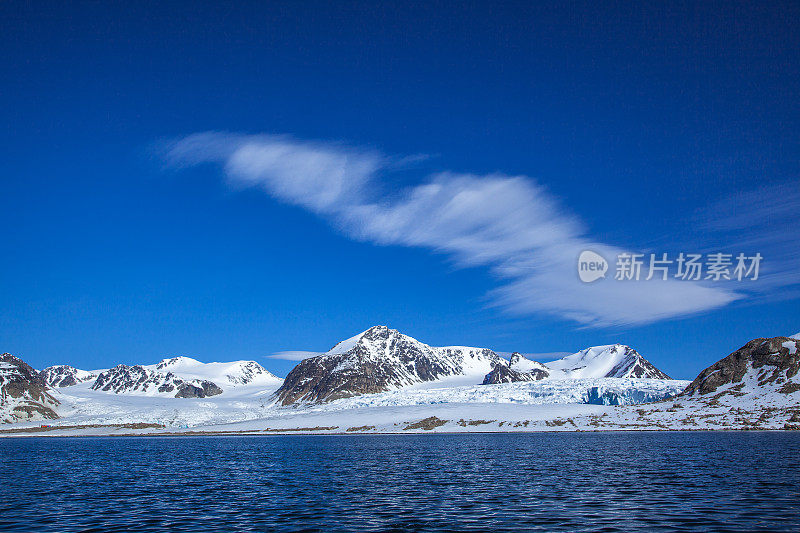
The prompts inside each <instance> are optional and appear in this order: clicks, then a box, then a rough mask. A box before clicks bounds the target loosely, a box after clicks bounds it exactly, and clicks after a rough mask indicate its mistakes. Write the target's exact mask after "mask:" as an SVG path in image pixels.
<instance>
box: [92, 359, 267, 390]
mask: <svg viewBox="0 0 800 533" xmlns="http://www.w3.org/2000/svg"><path fill="white" fill-rule="evenodd" d="M280 383H281V379H280V378H278V377H276V376H275V375H273V374H271V373H270V372H268V371H267V370H266V369H264V368H263V367H262V366H261V365H259V364H258V363H256V362H255V361H234V362H232V363H201V362H200V361H197V360H196V359H192V358H190V357H173V358H170V359H164V360H162V361H161V362H159V363H157V364H155V365H147V366H142V365H133V366H128V365H117V366H115V367H114V368H111V369H109V370H107V371H105V372H102V373H101V374H100V375H99V376H98V377H97V379H96V380H95V382H94V383H93V384H92V387H91V388H92V389H93V390H98V391H104V392H113V393H115V394H138V395H145V396H158V395H165V396H175V397H176V398H204V397H206V396H215V395H217V394H222V393H223V392H224V390H227V389H233V388H236V387H242V386H252V387H266V388H273V389H274V388H275V387H277V386H278V385H279V384H280ZM222 387H225V388H224V389H223V388H222Z"/></svg>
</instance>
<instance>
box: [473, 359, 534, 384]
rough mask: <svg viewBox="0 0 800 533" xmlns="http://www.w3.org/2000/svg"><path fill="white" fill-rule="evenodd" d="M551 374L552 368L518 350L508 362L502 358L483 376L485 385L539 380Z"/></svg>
mask: <svg viewBox="0 0 800 533" xmlns="http://www.w3.org/2000/svg"><path fill="white" fill-rule="evenodd" d="M549 375H550V370H549V369H548V368H547V367H546V366H545V365H543V364H542V363H540V362H538V361H532V360H531V359H528V358H526V357H524V356H523V355H522V354H520V353H518V352H514V353H512V354H511V357H510V358H509V360H508V362H507V363H506V361H505V360H503V359H501V360H500V362H498V363H497V364H495V365H494V368H493V369H492V371H491V372H489V373H488V374H486V376H485V377H484V378H483V385H494V384H497V383H515V382H519V381H538V380H540V379H544V378H546V377H548V376H549Z"/></svg>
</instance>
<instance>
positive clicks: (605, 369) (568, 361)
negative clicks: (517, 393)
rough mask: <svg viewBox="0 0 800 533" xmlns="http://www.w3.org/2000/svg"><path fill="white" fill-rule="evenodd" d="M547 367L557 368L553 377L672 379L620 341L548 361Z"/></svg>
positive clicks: (554, 369)
mask: <svg viewBox="0 0 800 533" xmlns="http://www.w3.org/2000/svg"><path fill="white" fill-rule="evenodd" d="M547 367H548V368H550V369H552V370H553V371H554V373H553V374H551V377H554V378H558V377H560V378H604V377H605V378H652V379H669V376H667V375H666V374H665V373H664V372H662V371H661V370H659V369H658V368H656V367H655V366H654V365H653V364H652V363H651V362H650V361H648V360H647V359H645V358H644V357H642V356H641V355H640V354H639V352H637V351H636V350H634V349H633V348H631V347H630V346H627V345H625V344H619V343H617V344H606V345H602V346H591V347H589V348H585V349H583V350H581V351H580V352H577V353H574V354H572V355H568V356H566V357H564V358H562V359H558V360H556V361H552V362H550V363H547ZM559 371H560V372H559Z"/></svg>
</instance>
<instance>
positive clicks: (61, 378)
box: [39, 365, 102, 387]
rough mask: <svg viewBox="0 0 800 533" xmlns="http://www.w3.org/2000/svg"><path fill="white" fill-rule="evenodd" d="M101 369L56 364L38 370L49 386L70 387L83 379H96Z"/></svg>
mask: <svg viewBox="0 0 800 533" xmlns="http://www.w3.org/2000/svg"><path fill="white" fill-rule="evenodd" d="M100 372H102V371H96V372H87V371H86V370H80V369H78V368H75V367H74V366H69V365H56V366H49V367H47V368H45V369H44V370H42V371H41V372H39V375H41V376H42V379H44V381H45V383H47V385H48V386H50V387H71V386H72V385H77V384H78V383H83V382H84V381H89V380H92V379H96V378H97V376H98V375H99V374H100Z"/></svg>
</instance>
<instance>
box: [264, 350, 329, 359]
mask: <svg viewBox="0 0 800 533" xmlns="http://www.w3.org/2000/svg"><path fill="white" fill-rule="evenodd" d="M320 353H321V352H304V351H302V350H290V351H286V352H275V353H274V354H272V355H268V356H267V358H269V359H283V360H284V361H302V360H303V359H308V358H309V357H316V356H318V355H319V354H320Z"/></svg>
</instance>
